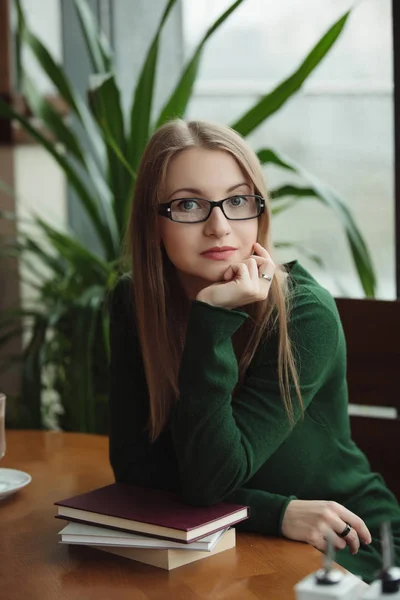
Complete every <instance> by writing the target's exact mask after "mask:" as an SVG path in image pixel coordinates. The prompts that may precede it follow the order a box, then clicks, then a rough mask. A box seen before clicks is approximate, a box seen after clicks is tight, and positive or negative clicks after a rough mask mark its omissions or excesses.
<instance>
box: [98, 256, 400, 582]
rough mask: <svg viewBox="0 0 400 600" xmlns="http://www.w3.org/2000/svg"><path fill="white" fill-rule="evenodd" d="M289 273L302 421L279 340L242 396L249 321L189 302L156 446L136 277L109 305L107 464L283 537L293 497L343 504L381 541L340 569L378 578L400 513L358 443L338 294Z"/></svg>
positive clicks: (267, 348) (267, 346)
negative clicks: (173, 391) (383, 529)
mask: <svg viewBox="0 0 400 600" xmlns="http://www.w3.org/2000/svg"><path fill="white" fill-rule="evenodd" d="M286 268H287V270H288V272H289V274H290V276H289V281H290V288H291V290H292V292H291V295H292V300H291V303H292V309H291V313H290V320H289V326H288V327H289V335H290V338H291V341H292V346H293V349H294V354H295V360H296V365H297V369H298V374H299V381H300V390H301V394H302V399H303V404H304V415H303V414H302V411H301V410H300V407H299V403H298V400H297V397H296V395H295V393H294V392H293V406H294V416H295V426H294V427H292V428H291V427H290V424H289V420H288V417H287V414H286V411H285V407H284V404H283V401H282V398H281V393H280V389H279V380H278V371H277V364H278V362H277V356H278V335H277V333H276V332H275V333H274V334H272V335H270V336H269V337H268V338H267V340H266V341H263V342H262V343H260V345H259V347H258V348H257V350H256V354H255V356H254V358H253V360H252V362H251V364H250V366H249V368H248V370H247V372H246V377H245V380H244V382H243V383H242V385H241V386H240V387H239V388H238V390H237V392H236V393H235V394H234V395H232V391H233V389H234V388H235V386H236V384H237V381H238V364H237V360H236V356H235V353H234V350H233V345H232V335H233V334H234V333H235V332H236V331H237V330H238V329H239V328H240V326H241V325H242V324H243V322H244V321H245V320H246V319H247V318H248V314H247V313H246V312H245V311H243V310H228V309H224V308H220V307H214V306H211V305H209V304H206V303H203V302H200V301H196V300H194V301H192V302H191V306H190V313H189V319H188V325H187V330H186V339H185V345H184V349H183V355H182V360H181V365H180V371H179V391H180V397H179V400H178V401H177V403H176V405H175V407H174V409H173V412H172V415H171V419H170V423H169V425H168V427H167V428H166V429H165V430H164V431H163V433H162V434H161V435H160V437H159V438H158V439H157V440H156V441H155V442H154V443H150V441H149V440H148V435H147V433H146V432H145V430H144V427H145V424H146V422H147V418H148V414H149V413H148V411H149V400H148V389H147V383H146V377H145V373H144V367H143V361H142V357H141V350H140V343H139V339H138V335H137V332H136V327H135V317H134V307H133V294H132V281H131V279H130V277H129V276H124V277H123V278H121V279H120V280H119V282H118V284H117V286H116V288H115V289H114V292H113V295H112V300H111V305H110V307H111V308H110V339H111V364H110V461H111V465H112V468H113V470H114V474H115V478H116V480H117V481H123V482H127V483H132V484H135V485H139V486H148V487H155V488H165V489H173V490H177V491H179V492H180V493H181V494H182V495H183V497H184V498H185V499H186V501H187V502H189V503H193V504H213V503H216V502H220V501H222V500H227V501H232V502H237V503H242V504H247V505H249V506H250V507H251V511H250V512H251V516H250V518H249V519H248V520H246V521H244V522H242V523H240V524H239V525H238V526H237V529H239V530H247V531H254V532H258V533H261V534H265V535H273V536H280V535H282V533H281V526H282V520H283V517H284V514H285V510H286V507H287V505H288V503H289V502H290V501H291V500H293V499H303V500H319V499H321V500H335V501H337V502H339V503H341V504H343V505H344V506H346V507H347V508H348V509H350V510H352V511H353V512H355V513H356V514H357V515H358V516H360V517H361V518H362V519H364V520H365V522H366V524H367V526H368V527H369V528H370V531H371V534H372V536H373V543H372V544H371V545H369V546H362V548H361V550H360V551H359V553H358V554H357V555H355V556H352V555H351V554H350V553H349V552H348V549H346V550H344V551H341V552H339V553H338V554H337V556H336V560H337V562H339V563H341V564H343V565H344V566H345V567H346V568H348V569H350V570H352V571H353V572H355V573H356V574H359V575H361V576H363V577H364V579H366V580H367V581H368V580H370V579H371V577H372V576H373V574H374V570H376V569H378V568H379V566H380V543H379V539H378V535H379V526H380V523H381V522H382V521H383V520H384V519H390V520H391V521H392V522H393V526H394V531H395V534H396V536H398V537H396V538H395V544H396V547H397V551H398V554H399V556H400V508H399V505H398V503H397V501H396V499H395V498H394V496H393V495H392V494H391V492H390V491H389V490H388V489H387V488H386V486H385V484H384V482H383V479H382V477H381V476H380V475H378V474H376V473H372V472H371V470H370V467H369V464H368V461H367V459H366V457H365V455H364V454H363V453H362V452H361V451H360V449H359V448H358V447H357V446H356V445H355V443H354V442H353V441H352V439H351V432H350V426H349V417H348V394H347V383H346V345H345V338H344V333H343V329H342V326H341V322H340V318H339V315H338V311H337V308H336V304H335V301H334V299H333V298H332V296H331V295H330V293H329V292H328V291H327V290H325V289H324V288H323V287H322V286H320V285H319V284H318V283H317V281H316V280H315V279H314V278H313V277H312V276H311V275H310V274H309V273H308V272H307V271H306V270H305V269H304V268H303V267H302V266H301V265H300V264H299V263H298V262H297V261H294V262H292V263H289V264H288V265H286Z"/></svg>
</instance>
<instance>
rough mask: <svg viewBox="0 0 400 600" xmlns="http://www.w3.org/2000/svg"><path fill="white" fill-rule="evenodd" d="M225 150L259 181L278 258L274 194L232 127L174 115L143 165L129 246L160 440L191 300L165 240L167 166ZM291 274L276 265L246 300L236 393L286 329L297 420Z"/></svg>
mask: <svg viewBox="0 0 400 600" xmlns="http://www.w3.org/2000/svg"><path fill="white" fill-rule="evenodd" d="M193 147H201V148H206V149H211V150H216V149H217V150H224V151H226V152H228V153H230V154H231V155H232V156H233V157H234V158H235V160H236V161H237V162H238V164H239V166H240V167H241V169H242V171H243V173H244V175H245V176H247V178H248V180H249V181H251V182H252V183H253V186H254V190H255V191H254V193H255V194H260V195H261V196H262V197H263V198H265V200H266V210H265V212H264V213H263V214H262V215H261V216H260V217H259V223H258V242H259V243H260V244H261V245H262V246H264V247H265V248H266V249H267V250H268V252H269V253H270V254H271V255H272V256H273V246H272V240H271V231H270V208H269V201H268V192H267V189H266V185H265V182H264V177H263V173H262V170H261V166H260V163H259V161H258V158H257V156H256V154H255V153H254V152H253V150H252V149H251V148H250V147H249V146H248V145H247V144H246V143H245V142H244V140H243V139H242V138H241V136H240V135H239V134H238V133H237V132H235V131H234V130H233V129H231V128H229V127H226V126H221V125H217V124H214V123H209V122H204V121H189V122H186V121H183V120H181V119H175V120H173V121H170V122H168V123H166V124H165V125H163V126H162V127H160V128H159V129H158V130H157V131H156V132H155V133H154V134H153V136H152V137H151V139H150V141H149V142H148V144H147V147H146V149H145V151H144V154H143V157H142V160H141V164H140V166H139V170H138V175H137V181H136V188H135V195H134V201H133V207H132V212H131V216H130V220H129V225H128V229H127V236H126V244H127V252H128V253H129V254H130V255H131V258H132V279H133V290H134V305H135V314H136V323H137V327H138V335H139V339H140V344H141V350H142V356H143V363H144V368H145V373H146V379H147V385H148V390H149V401H150V407H149V422H148V429H149V436H150V439H151V440H152V441H154V440H155V439H157V437H158V436H159V435H160V433H161V432H162V431H163V429H164V428H165V427H166V425H167V423H168V419H169V416H170V412H171V409H172V407H173V405H174V403H175V402H176V401H177V400H178V397H179V389H178V371H179V364H180V360H181V355H182V345H183V336H184V333H183V332H184V330H185V325H186V322H187V317H188V311H189V306H190V303H189V301H188V300H187V298H186V297H185V295H184V293H183V289H182V287H181V285H180V284H179V282H178V279H177V276H176V271H175V267H174V266H173V265H172V263H171V262H170V260H169V259H168V257H167V255H166V253H165V250H164V248H163V245H162V243H161V238H160V233H159V227H158V218H159V217H158V214H157V206H158V204H159V203H160V202H161V201H162V200H163V191H164V188H165V180H166V175H167V169H168V165H169V163H170V161H171V159H172V158H173V157H174V156H175V155H176V154H177V153H178V152H182V151H183V150H185V149H187V148H193ZM287 276H288V274H287V273H285V270H284V268H283V267H282V266H279V265H278V267H277V271H276V274H275V277H274V279H273V281H272V284H271V289H270V292H269V295H268V297H267V299H266V300H264V301H262V302H256V303H254V304H250V305H246V307H245V310H246V312H247V313H248V314H249V315H250V318H249V319H247V320H246V321H245V323H244V324H243V325H242V327H241V328H240V330H239V331H238V332H237V333H236V334H235V335H234V336H233V346H234V350H235V354H236V358H237V360H238V367H239V379H238V384H237V386H236V388H235V390H234V391H233V394H234V393H235V392H236V390H237V389H238V387H239V386H240V383H241V382H242V381H243V379H244V377H245V373H246V370H247V368H248V366H249V364H250V362H251V360H252V358H253V356H254V354H255V351H256V349H257V347H258V345H259V344H260V342H261V339H262V337H263V336H266V337H267V338H268V336H269V334H270V333H272V331H274V330H275V329H277V330H279V348H278V378H279V386H280V391H281V395H282V400H283V402H284V406H285V409H286V412H287V415H288V418H289V421H290V423H291V424H293V414H294V411H293V403H292V399H291V387H292V386H294V389H295V391H296V394H297V397H298V400H299V402H300V406H301V409H302V411H303V404H302V398H301V393H300V389H299V384H298V375H297V371H296V366H295V361H294V357H293V352H292V348H291V343H290V339H289V335H288V326H287V324H288V320H289V312H290V302H289V294H288V290H289V286H288V285H287V284H288V281H287Z"/></svg>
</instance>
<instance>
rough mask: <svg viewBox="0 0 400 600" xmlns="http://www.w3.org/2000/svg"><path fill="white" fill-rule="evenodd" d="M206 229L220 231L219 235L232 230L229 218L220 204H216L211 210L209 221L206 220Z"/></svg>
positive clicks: (213, 231) (209, 231)
mask: <svg viewBox="0 0 400 600" xmlns="http://www.w3.org/2000/svg"><path fill="white" fill-rule="evenodd" d="M204 224H205V230H206V232H208V233H218V234H219V235H221V234H223V233H226V232H227V231H230V228H231V226H230V224H229V219H227V218H226V217H225V215H224V213H223V212H222V209H221V208H220V207H219V206H215V207H214V208H213V210H212V211H211V214H210V216H209V217H208V219H207V221H205V223H204Z"/></svg>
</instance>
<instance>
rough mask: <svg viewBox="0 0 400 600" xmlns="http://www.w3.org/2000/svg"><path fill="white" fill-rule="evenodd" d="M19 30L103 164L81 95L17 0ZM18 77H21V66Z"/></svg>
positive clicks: (100, 148)
mask: <svg viewBox="0 0 400 600" xmlns="http://www.w3.org/2000/svg"><path fill="white" fill-rule="evenodd" d="M18 13H19V31H20V37H21V42H24V43H25V44H26V45H27V46H28V48H30V50H31V52H32V54H33V56H34V57H35V59H36V60H37V62H38V63H39V65H40V67H41V68H42V69H43V71H44V72H45V73H46V75H47V76H48V78H49V79H50V81H51V82H52V83H53V85H54V87H55V88H56V89H57V91H58V92H59V94H60V95H61V97H62V98H63V99H64V101H65V102H66V103H67V104H68V105H69V106H70V107H71V110H73V111H74V113H75V115H76V116H77V117H78V119H79V121H80V122H81V124H82V125H83V127H84V130H85V133H86V135H87V137H88V139H89V142H90V144H91V147H92V150H93V151H94V153H95V156H96V158H97V160H98V161H99V163H100V164H101V165H103V166H104V149H103V144H102V141H101V137H100V135H99V133H98V131H97V129H96V126H95V124H94V121H93V119H92V116H91V114H90V112H89V110H88V108H87V106H86V105H85V103H84V102H83V100H82V98H81V96H80V95H79V94H78V93H77V92H76V91H75V90H74V89H73V86H72V84H71V83H70V81H69V80H68V78H67V76H66V75H65V73H64V71H63V69H62V67H61V66H60V65H59V64H57V62H56V61H55V60H54V58H53V57H52V56H51V54H50V52H49V51H48V50H47V48H46V47H45V46H44V45H43V43H42V42H41V41H40V40H39V39H38V38H37V37H36V36H35V35H34V34H33V33H32V31H30V30H29V29H28V26H27V24H26V20H25V17H24V15H23V11H22V9H21V6H20V2H19V1H18ZM20 70H21V74H20V79H22V67H21V69H20Z"/></svg>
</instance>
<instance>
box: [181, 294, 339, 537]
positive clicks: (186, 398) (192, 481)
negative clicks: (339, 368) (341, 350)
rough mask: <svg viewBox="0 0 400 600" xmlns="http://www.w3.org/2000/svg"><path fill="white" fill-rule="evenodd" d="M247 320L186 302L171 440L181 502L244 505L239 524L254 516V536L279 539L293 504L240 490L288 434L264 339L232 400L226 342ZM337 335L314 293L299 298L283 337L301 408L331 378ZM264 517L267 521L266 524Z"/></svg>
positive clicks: (234, 368) (233, 365) (331, 315)
mask: <svg viewBox="0 0 400 600" xmlns="http://www.w3.org/2000/svg"><path fill="white" fill-rule="evenodd" d="M331 302H332V303H334V301H333V299H331ZM246 316H247V315H246V313H244V312H243V311H238V310H227V309H223V308H219V307H213V306H210V305H208V304H206V303H203V302H199V301H193V302H192V306H191V312H190V316H189V322H188V328H187V334H186V343H185V348H184V352H183V356H182V361H181V367H180V373H179V390H180V397H179V400H178V402H177V404H176V406H175V409H174V412H173V415H172V434H173V441H174V445H175V450H176V455H177V457H178V462H179V473H180V480H181V485H182V492H183V494H184V497H185V498H186V501H187V502H190V503H193V504H214V503H217V502H219V501H221V500H225V499H227V500H228V499H229V500H232V501H238V502H243V503H247V504H250V505H251V507H252V511H253V518H252V519H250V522H247V525H246V523H245V524H244V526H248V527H250V528H251V527H252V524H253V523H254V522H255V521H254V518H256V521H258V527H257V530H258V531H260V532H262V531H263V532H264V533H275V534H278V533H279V528H280V522H281V519H282V517H283V513H284V510H285V508H286V506H287V503H288V502H289V501H290V499H292V498H287V497H280V496H276V495H275V494H268V492H264V491H262V490H251V489H245V488H244V487H243V486H244V484H245V483H246V482H247V481H248V480H249V479H250V478H251V477H252V476H253V475H254V474H255V473H256V472H257V471H258V469H259V468H260V467H261V465H263V464H264V463H265V462H266V461H267V460H268V459H269V457H271V456H272V455H273V454H274V452H275V451H276V450H277V449H278V447H279V446H280V444H282V442H283V441H284V440H285V439H286V438H287V437H288V436H289V434H290V431H291V429H290V424H289V420H288V417H287V415H286V411H285V407H284V404H283V400H282V398H281V394H280V389H279V380H278V373H277V348H275V349H274V350H273V351H272V352H271V348H269V341H268V340H267V341H266V342H264V344H265V346H264V347H263V348H262V349H261V352H259V353H258V359H257V361H254V360H253V362H252V365H251V369H249V372H248V375H247V376H246V378H245V380H244V382H243V384H242V385H241V386H240V387H239V389H238V390H237V392H236V393H235V395H234V396H233V397H232V392H233V389H234V387H235V385H236V383H237V380H238V365H237V360H236V357H235V354H234V350H233V346H232V340H231V337H232V335H233V334H234V333H235V331H236V330H237V329H238V328H239V327H240V326H241V325H242V323H243V322H244V320H245V319H246ZM338 331H339V322H338V317H337V316H336V314H335V312H334V309H333V308H332V307H331V306H329V303H328V302H327V303H325V302H323V301H322V300H321V299H320V298H319V297H317V296H315V295H314V294H313V293H312V292H310V293H308V292H307V293H304V294H302V298H301V299H299V300H298V301H296V305H295V306H294V307H293V311H292V314H291V320H290V327H289V333H290V337H291V340H292V344H293V348H294V351H295V357H296V363H297V369H298V373H299V380H300V390H301V394H302V399H303V404H304V409H306V408H307V407H308V406H309V404H310V403H311V402H312V400H313V398H314V397H315V395H316V393H317V392H318V390H319V389H320V388H321V387H322V386H323V385H324V383H325V382H326V380H327V378H328V377H329V373H330V370H331V368H332V365H333V362H334V361H333V357H334V355H335V352H336V347H337V340H338ZM253 363H254V364H253ZM292 401H293V407H294V418H295V422H297V421H298V420H299V419H300V418H301V414H302V412H301V410H300V407H299V402H298V400H297V397H296V395H295V393H294V390H292ZM293 498H294V497H293ZM263 512H264V513H267V512H269V513H270V514H272V515H273V517H271V518H270V519H268V518H267V516H263ZM254 513H255V514H254ZM257 515H258V516H257ZM260 519H261V520H260ZM272 522H273V523H274V525H273V526H272V525H271V523H272Z"/></svg>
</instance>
